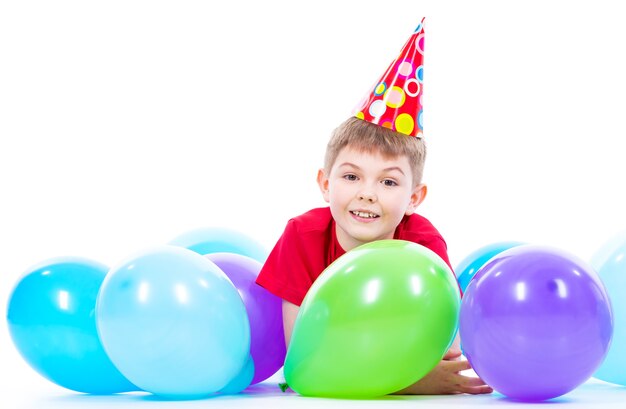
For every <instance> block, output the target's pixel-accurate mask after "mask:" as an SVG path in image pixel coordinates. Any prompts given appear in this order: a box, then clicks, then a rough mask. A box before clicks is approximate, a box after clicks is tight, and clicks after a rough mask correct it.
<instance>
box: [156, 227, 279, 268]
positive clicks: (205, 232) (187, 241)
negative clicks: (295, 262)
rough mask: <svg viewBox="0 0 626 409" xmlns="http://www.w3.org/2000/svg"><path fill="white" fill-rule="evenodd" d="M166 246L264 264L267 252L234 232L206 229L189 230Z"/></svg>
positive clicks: (212, 228)
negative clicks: (249, 259) (229, 254)
mask: <svg viewBox="0 0 626 409" xmlns="http://www.w3.org/2000/svg"><path fill="white" fill-rule="evenodd" d="M168 244H171V245H174V246H179V247H184V248H186V249H189V250H191V251H195V252H196V253H198V254H201V255H203V256H204V255H207V254H210V253H235V254H240V255H242V256H248V257H250V258H253V259H255V260H257V261H260V262H261V263H265V260H266V259H267V255H268V252H267V250H266V249H265V247H263V246H262V245H261V244H260V243H259V242H257V241H256V240H254V239H252V238H251V237H249V236H247V235H245V234H243V233H240V232H238V231H235V230H231V229H226V228H221V227H207V228H200V229H196V230H191V231H189V232H187V233H183V234H181V235H180V236H178V237H176V238H174V239H173V240H172V241H170V242H169V243H168Z"/></svg>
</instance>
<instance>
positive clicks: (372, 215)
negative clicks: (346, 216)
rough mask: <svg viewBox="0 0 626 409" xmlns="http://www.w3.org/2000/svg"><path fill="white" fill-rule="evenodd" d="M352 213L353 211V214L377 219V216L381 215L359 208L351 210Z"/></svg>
mask: <svg viewBox="0 0 626 409" xmlns="http://www.w3.org/2000/svg"><path fill="white" fill-rule="evenodd" d="M350 213H352V214H353V215H355V216H357V217H361V218H363V219H375V218H377V217H380V216H379V215H377V214H375V213H370V212H362V211H359V210H350Z"/></svg>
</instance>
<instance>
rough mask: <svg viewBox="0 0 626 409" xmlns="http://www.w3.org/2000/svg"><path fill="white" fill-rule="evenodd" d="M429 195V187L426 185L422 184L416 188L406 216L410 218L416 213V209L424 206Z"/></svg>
mask: <svg viewBox="0 0 626 409" xmlns="http://www.w3.org/2000/svg"><path fill="white" fill-rule="evenodd" d="M427 193H428V187H427V186H426V185H425V184H423V183H421V184H419V185H417V186H415V189H413V193H412V194H411V201H410V202H409V205H408V206H407V208H406V212H405V213H404V214H406V215H407V216H410V215H412V214H413V213H415V209H417V206H419V205H420V204H422V202H423V201H424V199H426V194H427Z"/></svg>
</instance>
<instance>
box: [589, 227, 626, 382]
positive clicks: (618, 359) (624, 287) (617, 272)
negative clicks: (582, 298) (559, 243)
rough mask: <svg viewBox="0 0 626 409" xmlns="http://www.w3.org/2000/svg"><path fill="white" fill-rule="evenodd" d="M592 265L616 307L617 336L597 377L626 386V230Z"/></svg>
mask: <svg viewBox="0 0 626 409" xmlns="http://www.w3.org/2000/svg"><path fill="white" fill-rule="evenodd" d="M591 265H592V266H593V268H595V269H596V271H597V272H598V275H599V276H600V279H601V280H602V282H603V283H604V287H605V288H606V291H607V293H608V294H609V298H610V300H611V304H612V307H613V339H612V341H611V347H610V349H609V353H608V354H607V356H606V358H605V359H604V362H603V363H602V365H601V366H600V367H599V368H598V370H597V371H596V372H595V373H594V375H593V376H594V377H595V378H598V379H601V380H603V381H606V382H611V383H616V384H619V385H626V232H623V233H620V234H619V235H617V236H615V237H613V238H612V239H610V240H609V241H607V242H606V243H605V244H604V245H603V246H601V247H600V248H599V249H598V250H597V252H596V253H595V254H594V256H593V257H592V261H591Z"/></svg>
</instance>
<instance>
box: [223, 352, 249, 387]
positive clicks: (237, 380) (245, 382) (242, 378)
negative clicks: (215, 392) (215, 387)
mask: <svg viewBox="0 0 626 409" xmlns="http://www.w3.org/2000/svg"><path fill="white" fill-rule="evenodd" d="M253 377H254V361H253V360H252V357H250V356H249V357H248V359H246V363H245V364H244V365H243V368H242V369H241V371H239V373H238V374H237V375H236V376H235V377H234V378H233V379H231V380H230V382H229V383H228V385H226V386H224V387H223V388H222V389H220V391H219V392H220V393H221V394H223V395H235V394H237V393H240V392H242V391H243V390H244V389H246V388H247V387H248V386H250V383H251V382H252V378H253Z"/></svg>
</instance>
